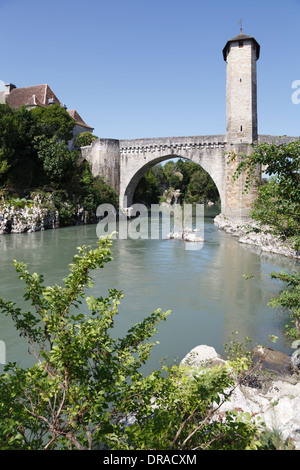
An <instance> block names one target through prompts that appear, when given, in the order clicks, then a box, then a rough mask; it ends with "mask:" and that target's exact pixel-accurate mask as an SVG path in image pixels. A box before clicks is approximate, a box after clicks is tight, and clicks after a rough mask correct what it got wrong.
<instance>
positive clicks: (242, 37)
mask: <svg viewBox="0 0 300 470" xmlns="http://www.w3.org/2000/svg"><path fill="white" fill-rule="evenodd" d="M247 39H248V40H249V39H251V40H252V41H253V42H254V44H255V45H256V60H257V59H259V53H260V45H259V44H258V42H257V41H256V39H254V37H252V36H248V35H247V34H244V33H242V31H241V32H240V34H238V35H237V36H235V37H234V38H232V39H229V41H227V43H226V46H225V47H224V49H223V57H224V60H225V61H226V56H227V49H228V46H229V44H230V43H231V42H236V41H245V40H247Z"/></svg>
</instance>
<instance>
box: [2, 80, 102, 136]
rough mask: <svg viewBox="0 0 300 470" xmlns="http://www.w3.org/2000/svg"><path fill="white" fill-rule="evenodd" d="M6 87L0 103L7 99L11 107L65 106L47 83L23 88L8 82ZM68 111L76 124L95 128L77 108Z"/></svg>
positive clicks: (91, 128) (90, 128)
mask: <svg viewBox="0 0 300 470" xmlns="http://www.w3.org/2000/svg"><path fill="white" fill-rule="evenodd" d="M6 87H7V89H6V91H0V103H5V101H6V102H7V104H8V105H9V106H10V107H11V108H20V107H21V106H22V105H25V106H27V107H36V106H41V107H48V106H50V105H51V104H58V105H59V106H64V105H63V104H62V103H61V102H60V101H59V99H58V98H57V96H56V95H55V94H54V93H53V91H52V90H51V88H50V87H49V85H47V84H45V85H34V86H29V87H23V88H17V87H16V86H15V85H11V84H7V85H6ZM67 112H68V113H69V115H70V116H71V117H72V118H73V119H74V121H75V122H76V124H78V125H79V126H83V127H86V128H87V129H89V130H94V128H93V127H91V126H88V125H87V124H86V123H85V122H84V120H83V119H82V118H81V116H79V114H78V112H77V111H76V109H71V110H67Z"/></svg>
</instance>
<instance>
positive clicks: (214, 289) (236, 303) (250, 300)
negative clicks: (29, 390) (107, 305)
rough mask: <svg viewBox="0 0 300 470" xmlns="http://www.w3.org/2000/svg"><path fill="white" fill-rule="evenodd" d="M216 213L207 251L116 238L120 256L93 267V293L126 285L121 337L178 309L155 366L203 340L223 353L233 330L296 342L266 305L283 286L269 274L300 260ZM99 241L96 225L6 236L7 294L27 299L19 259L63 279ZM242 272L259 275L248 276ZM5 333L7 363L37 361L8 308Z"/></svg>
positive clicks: (2, 282)
mask: <svg viewBox="0 0 300 470" xmlns="http://www.w3.org/2000/svg"><path fill="white" fill-rule="evenodd" d="M214 215H216V212H215V209H210V210H209V211H207V212H206V217H205V224H204V237H205V242H204V244H203V248H202V249H201V250H186V249H185V247H184V243H183V242H182V241H180V240H132V239H127V240H116V241H115V242H114V245H113V250H112V251H113V258H114V259H113V261H112V262H110V263H108V264H106V265H105V267H104V269H100V270H98V271H95V272H94V273H93V278H94V281H95V286H94V287H93V288H92V289H91V292H89V294H91V293H92V294H93V295H106V294H107V290H108V289H109V288H117V289H119V290H122V291H123V292H124V299H123V300H122V301H121V305H120V309H119V315H118V316H117V317H116V320H115V328H114V333H113V334H114V335H115V336H117V337H120V336H121V335H122V334H124V333H125V332H127V330H128V329H129V328H130V327H131V326H132V325H133V324H135V323H137V322H139V321H141V320H142V319H143V318H145V317H146V316H147V315H148V314H150V313H151V312H152V311H154V310H155V309H156V308H162V309H163V310H169V309H170V310H172V314H171V315H170V316H169V317H168V319H167V321H166V322H163V323H162V324H161V325H160V326H159V330H158V333H157V334H156V335H155V337H154V339H155V340H157V341H159V344H158V345H157V346H156V347H155V348H154V350H153V353H152V357H151V362H150V366H151V367H159V364H160V359H161V358H167V360H168V361H169V362H172V361H173V360H174V359H182V358H183V357H184V356H185V355H186V354H187V353H188V352H189V351H190V350H191V349H192V348H194V347H195V346H197V345H200V344H206V345H209V346H213V347H214V348H215V349H216V350H217V352H218V353H220V354H221V355H222V354H223V352H224V343H226V342H227V340H228V338H229V337H230V336H231V334H232V332H233V331H238V332H239V335H238V337H239V338H240V339H241V340H242V338H244V337H246V336H250V337H251V338H252V339H253V341H254V343H255V344H264V345H268V346H271V347H274V348H275V349H278V350H280V351H282V352H286V353H288V354H289V353H291V349H290V341H288V340H287V339H285V338H284V336H283V335H282V331H283V327H284V325H285V323H286V318H284V316H283V315H282V314H280V313H279V312H278V311H276V310H274V309H271V308H270V307H268V305H267V304H268V302H269V300H270V298H271V297H272V296H275V295H277V294H278V293H279V291H280V289H281V288H282V285H281V283H279V282H278V281H274V280H271V279H270V277H269V273H271V272H272V271H279V270H281V269H284V270H288V271H299V266H300V265H299V262H297V261H295V260H292V259H289V258H286V257H284V256H279V255H273V254H269V253H263V252H261V250H260V249H259V248H258V247H253V246H250V245H248V246H247V245H242V244H239V243H238V240H237V239H236V238H234V237H232V236H230V235H228V234H226V233H225V232H222V231H220V230H219V229H218V228H217V227H216V226H215V225H214V223H213V217H214ZM96 243H97V234H96V225H85V226H75V227H67V228H61V229H58V230H48V231H44V232H35V233H25V234H11V235H2V236H1V237H0V256H1V258H0V259H1V262H0V297H3V298H5V299H7V300H14V301H15V302H17V303H18V304H19V305H20V306H21V307H22V306H23V307H24V306H26V304H25V303H24V301H23V294H24V290H23V287H24V285H23V284H22V282H21V281H19V279H18V276H17V273H16V272H15V268H14V266H13V260H14V259H17V260H18V261H23V262H25V263H27V264H28V266H29V270H30V271H31V272H38V273H40V274H44V276H45V283H46V284H47V285H49V284H54V283H60V282H61V280H62V279H63V278H64V277H65V276H66V275H67V274H68V264H69V263H71V261H72V257H73V255H74V254H75V253H76V247H78V246H80V245H92V246H96ZM243 274H251V275H253V276H254V278H252V279H249V280H245V279H244V278H243ZM28 307H29V306H27V308H28ZM269 335H276V336H278V338H279V339H278V341H277V343H276V345H272V344H270V343H269V342H268V338H269ZM0 340H1V341H2V344H4V345H5V353H6V362H8V361H16V362H18V363H19V364H20V365H23V366H26V365H28V364H30V363H31V362H30V361H31V360H32V359H31V357H30V356H29V355H28V352H27V345H26V343H24V340H22V339H21V338H19V336H18V333H17V332H16V331H15V329H14V327H13V324H12V321H11V319H9V318H8V317H5V316H3V314H1V316H0ZM1 367H3V366H1Z"/></svg>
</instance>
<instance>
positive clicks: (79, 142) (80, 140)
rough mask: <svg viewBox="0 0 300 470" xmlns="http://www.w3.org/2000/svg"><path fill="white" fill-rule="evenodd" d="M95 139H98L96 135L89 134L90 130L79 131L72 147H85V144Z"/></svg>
mask: <svg viewBox="0 0 300 470" xmlns="http://www.w3.org/2000/svg"><path fill="white" fill-rule="evenodd" d="M96 139H98V137H97V136H96V135H94V134H91V132H81V133H80V134H78V135H77V137H76V139H75V142H74V147H75V148H77V147H85V146H86V145H90V144H91V143H92V142H93V141H94V140H96Z"/></svg>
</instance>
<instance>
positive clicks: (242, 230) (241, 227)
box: [214, 214, 300, 260]
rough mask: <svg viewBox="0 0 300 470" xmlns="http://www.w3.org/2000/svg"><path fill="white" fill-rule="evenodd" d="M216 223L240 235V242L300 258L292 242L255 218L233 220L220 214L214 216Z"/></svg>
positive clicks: (231, 232) (229, 231)
mask: <svg viewBox="0 0 300 470" xmlns="http://www.w3.org/2000/svg"><path fill="white" fill-rule="evenodd" d="M214 223H215V225H217V227H218V228H219V229H221V230H224V231H225V232H226V233H229V234H231V235H232V236H234V237H238V239H239V242H240V243H245V244H249V245H255V246H258V247H260V248H261V250H262V251H268V252H270V253H275V254H279V255H283V256H288V257H289V258H294V259H298V260H300V252H299V251H296V250H295V249H294V248H293V247H292V246H291V245H290V243H288V242H286V241H283V240H282V239H281V238H280V237H278V236H275V235H272V234H271V233H269V232H268V228H267V227H265V229H261V228H260V227H259V225H258V224H257V223H256V222H255V221H254V220H251V219H249V220H247V221H245V222H241V221H233V220H230V219H229V218H227V217H224V216H223V215H222V214H219V215H217V216H216V217H215V218H214Z"/></svg>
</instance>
